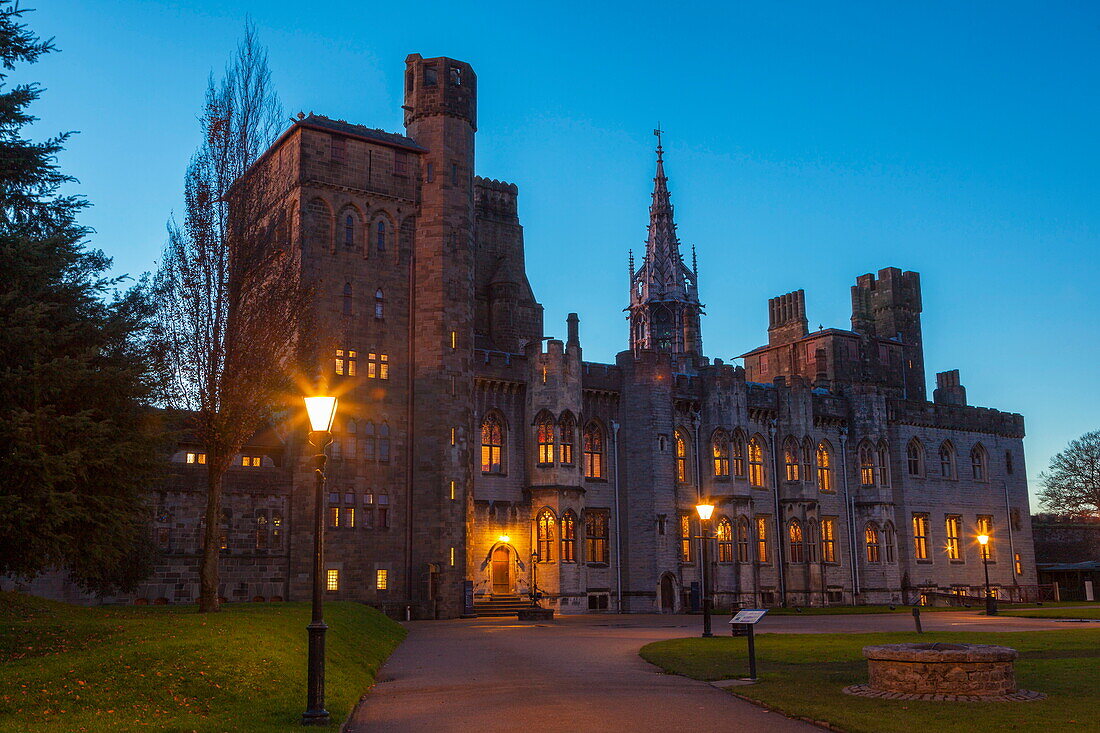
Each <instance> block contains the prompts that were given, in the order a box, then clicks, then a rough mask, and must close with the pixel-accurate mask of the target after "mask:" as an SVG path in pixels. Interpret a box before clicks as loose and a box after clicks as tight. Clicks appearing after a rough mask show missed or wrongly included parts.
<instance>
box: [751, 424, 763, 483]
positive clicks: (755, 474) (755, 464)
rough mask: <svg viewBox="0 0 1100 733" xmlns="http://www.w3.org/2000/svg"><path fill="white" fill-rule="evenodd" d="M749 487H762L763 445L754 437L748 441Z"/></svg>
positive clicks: (757, 437) (758, 438)
mask: <svg viewBox="0 0 1100 733" xmlns="http://www.w3.org/2000/svg"><path fill="white" fill-rule="evenodd" d="M749 486H752V487H754V488H758V489H759V488H763V487H764V443H763V441H762V440H761V439H760V437H759V436H756V435H754V436H753V437H752V439H751V440H749Z"/></svg>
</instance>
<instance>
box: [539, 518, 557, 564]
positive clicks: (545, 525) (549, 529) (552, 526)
mask: <svg viewBox="0 0 1100 733" xmlns="http://www.w3.org/2000/svg"><path fill="white" fill-rule="evenodd" d="M535 525H536V527H535V534H536V538H537V541H536V545H537V549H538V553H539V560H538V561H539V562H553V561H554V535H555V531H556V525H557V521H556V520H555V519H554V512H552V511H550V509H548V508H547V509H543V510H542V511H541V512H539V515H538V519H536V520H535Z"/></svg>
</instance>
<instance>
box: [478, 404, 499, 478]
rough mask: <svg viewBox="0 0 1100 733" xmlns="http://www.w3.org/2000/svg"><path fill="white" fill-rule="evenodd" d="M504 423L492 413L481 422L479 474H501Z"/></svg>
mask: <svg viewBox="0 0 1100 733" xmlns="http://www.w3.org/2000/svg"><path fill="white" fill-rule="evenodd" d="M503 459H504V422H503V421H502V420H501V419H500V416H499V415H498V414H497V413H496V412H495V411H494V412H490V413H489V414H487V415H486V416H485V419H484V420H482V421H481V472H482V473H503V467H504V460H503Z"/></svg>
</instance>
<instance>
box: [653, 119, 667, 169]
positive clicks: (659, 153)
mask: <svg viewBox="0 0 1100 733" xmlns="http://www.w3.org/2000/svg"><path fill="white" fill-rule="evenodd" d="M663 132H664V130H662V129H661V123H660V122H659V121H658V122H657V128H656V129H655V130H654V131H653V134H654V135H656V136H657V160H661V156H663V155H664V153H665V149H664V148H663V147H661V133H663Z"/></svg>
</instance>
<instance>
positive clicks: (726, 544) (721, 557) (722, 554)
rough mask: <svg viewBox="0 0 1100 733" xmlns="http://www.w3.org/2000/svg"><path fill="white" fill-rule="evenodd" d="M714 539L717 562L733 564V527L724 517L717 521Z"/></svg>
mask: <svg viewBox="0 0 1100 733" xmlns="http://www.w3.org/2000/svg"><path fill="white" fill-rule="evenodd" d="M714 537H715V539H716V540H717V541H718V562H733V525H732V524H730V520H728V519H726V518H725V517H722V518H721V519H720V520H718V528H717V529H716V530H715V532H714Z"/></svg>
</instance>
